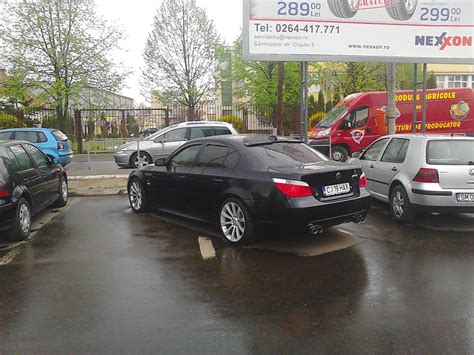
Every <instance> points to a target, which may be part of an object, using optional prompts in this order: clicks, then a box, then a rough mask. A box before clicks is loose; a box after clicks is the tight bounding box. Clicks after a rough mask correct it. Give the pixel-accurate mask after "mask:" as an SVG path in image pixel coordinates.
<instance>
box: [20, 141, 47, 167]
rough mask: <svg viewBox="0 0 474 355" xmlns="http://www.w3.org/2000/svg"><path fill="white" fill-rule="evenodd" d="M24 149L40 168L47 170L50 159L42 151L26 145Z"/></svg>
mask: <svg viewBox="0 0 474 355" xmlns="http://www.w3.org/2000/svg"><path fill="white" fill-rule="evenodd" d="M24 147H25V149H26V151H27V152H28V153H30V155H31V157H32V158H33V160H34V161H35V163H36V166H37V167H38V168H46V167H47V166H49V164H50V162H49V159H48V157H47V156H46V155H44V153H43V152H42V151H41V150H39V149H38V148H36V147H35V146H33V145H31V144H25V145H24Z"/></svg>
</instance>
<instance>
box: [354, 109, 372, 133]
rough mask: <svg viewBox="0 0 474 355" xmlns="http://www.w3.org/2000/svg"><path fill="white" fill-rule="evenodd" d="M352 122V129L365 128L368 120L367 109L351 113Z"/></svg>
mask: <svg viewBox="0 0 474 355" xmlns="http://www.w3.org/2000/svg"><path fill="white" fill-rule="evenodd" d="M351 116H352V120H353V121H352V122H353V127H354V128H362V127H365V126H367V121H368V120H369V108H368V107H363V108H360V109H357V110H354V111H352V114H351Z"/></svg>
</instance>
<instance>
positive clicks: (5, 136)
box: [0, 132, 12, 140]
mask: <svg viewBox="0 0 474 355" xmlns="http://www.w3.org/2000/svg"><path fill="white" fill-rule="evenodd" d="M10 139H12V132H0V140H10Z"/></svg>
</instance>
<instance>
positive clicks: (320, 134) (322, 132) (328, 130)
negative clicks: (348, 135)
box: [316, 128, 331, 137]
mask: <svg viewBox="0 0 474 355" xmlns="http://www.w3.org/2000/svg"><path fill="white" fill-rule="evenodd" d="M330 133H331V129H330V128H328V129H325V130H324V131H319V132H318V134H317V135H316V136H317V137H326V136H329V134H330Z"/></svg>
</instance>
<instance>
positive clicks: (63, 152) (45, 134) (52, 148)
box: [0, 128, 74, 166]
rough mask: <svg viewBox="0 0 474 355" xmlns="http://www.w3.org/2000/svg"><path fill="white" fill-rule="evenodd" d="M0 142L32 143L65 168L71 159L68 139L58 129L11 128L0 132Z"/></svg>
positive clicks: (71, 154)
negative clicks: (18, 141) (17, 141)
mask: <svg viewBox="0 0 474 355" xmlns="http://www.w3.org/2000/svg"><path fill="white" fill-rule="evenodd" d="M0 140H20V141H27V142H30V143H33V144H34V145H36V146H37V147H38V148H40V149H41V150H42V151H43V152H44V153H45V154H46V155H47V156H49V157H50V158H51V159H53V158H54V159H56V161H57V162H59V164H61V165H62V166H66V165H67V164H69V163H70V162H71V159H72V158H73V156H74V155H73V153H72V148H71V144H70V142H69V139H68V137H67V136H66V135H65V134H64V133H63V132H61V131H60V130H58V129H49V128H12V129H4V130H1V131H0Z"/></svg>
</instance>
